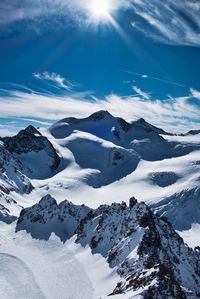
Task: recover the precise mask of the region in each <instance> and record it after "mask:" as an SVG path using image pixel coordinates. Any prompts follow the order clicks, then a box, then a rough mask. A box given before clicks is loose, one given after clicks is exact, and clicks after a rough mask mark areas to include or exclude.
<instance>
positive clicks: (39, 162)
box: [2, 126, 60, 179]
mask: <svg viewBox="0 0 200 299" xmlns="http://www.w3.org/2000/svg"><path fill="white" fill-rule="evenodd" d="M2 140H3V142H4V143H5V146H6V148H7V150H8V151H9V152H11V153H12V154H13V155H14V156H15V157H16V158H17V159H18V160H19V161H20V162H21V163H22V164H23V166H24V168H25V170H24V171H25V173H26V175H27V176H29V177H30V178H40V179H42V178H46V177H49V176H51V175H52V174H53V171H55V170H56V169H57V168H58V166H59V164H60V157H59V156H58V154H57V152H56V150H55V149H54V147H53V146H52V144H51V143H50V141H49V140H48V139H47V138H46V137H45V136H42V135H41V133H40V132H39V131H38V130H36V129H35V128H34V127H33V126H29V127H27V128H26V129H24V130H21V131H20V132H19V133H18V134H17V135H16V136H14V137H5V138H2Z"/></svg>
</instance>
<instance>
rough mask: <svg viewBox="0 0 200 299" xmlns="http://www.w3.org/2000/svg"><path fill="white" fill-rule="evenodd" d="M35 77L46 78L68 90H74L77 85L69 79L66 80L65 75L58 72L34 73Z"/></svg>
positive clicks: (38, 78)
mask: <svg viewBox="0 0 200 299" xmlns="http://www.w3.org/2000/svg"><path fill="white" fill-rule="evenodd" d="M33 76H34V78H35V79H37V80H46V81H49V82H52V83H53V84H55V85H57V86H58V87H59V88H63V89H66V90H72V89H73V87H75V84H72V83H71V82H69V81H66V80H65V78H64V77H62V76H61V75H59V74H56V73H49V72H43V73H34V74H33Z"/></svg>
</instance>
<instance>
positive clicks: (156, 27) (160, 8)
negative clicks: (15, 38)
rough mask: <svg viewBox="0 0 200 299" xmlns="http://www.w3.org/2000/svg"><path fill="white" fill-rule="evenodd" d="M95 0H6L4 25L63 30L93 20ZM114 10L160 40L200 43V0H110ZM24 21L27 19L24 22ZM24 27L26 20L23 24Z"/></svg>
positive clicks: (0, 7)
mask: <svg viewBox="0 0 200 299" xmlns="http://www.w3.org/2000/svg"><path fill="white" fill-rule="evenodd" d="M90 1H92V0H88V1H85V0H46V1H43V0H32V1H31V2H30V1H29V0H15V1H10V0H4V1H0V25H1V28H2V29H3V30H4V29H5V26H10V27H12V28H11V29H15V28H16V24H17V23H18V24H20V22H22V21H26V27H27V28H30V27H31V28H35V30H36V31H38V32H40V31H41V30H45V29H48V30H59V29H60V28H61V27H62V28H66V27H67V26H77V25H81V26H80V27H81V28H84V27H87V25H88V24H89V23H90V17H91V16H90V15H89V14H90V13H89V10H88V5H90ZM110 1H111V6H112V7H113V10H129V15H131V13H132V22H131V24H132V28H133V30H137V31H140V32H141V33H142V34H144V35H146V36H147V37H151V38H153V39H155V40H157V41H159V42H164V43H169V44H175V45H188V46H200V18H199V15H200V1H199V0H192V1H191V0H181V1H174V0H165V1H161V0H151V1H149V0H110ZM22 23H23V22H22ZM23 26H24V23H23Z"/></svg>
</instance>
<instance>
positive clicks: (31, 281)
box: [0, 253, 45, 299]
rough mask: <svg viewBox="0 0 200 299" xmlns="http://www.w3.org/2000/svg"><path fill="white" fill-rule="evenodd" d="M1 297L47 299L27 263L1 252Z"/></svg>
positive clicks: (7, 298) (8, 298) (6, 298)
mask: <svg viewBox="0 0 200 299" xmlns="http://www.w3.org/2000/svg"><path fill="white" fill-rule="evenodd" d="M0 264H1V267H0V281H1V287H0V298H5V299H11V298H27V295H28V294H31V295H30V297H29V298H30V299H31V298H40V299H45V296H44V295H43V294H42V291H41V290H40V287H39V286H38V285H37V282H36V278H35V277H34V275H33V273H32V272H31V270H30V269H29V268H28V267H27V265H26V264H25V263H24V262H23V261H22V260H20V259H19V258H17V257H15V256H13V255H10V254H6V253H0Z"/></svg>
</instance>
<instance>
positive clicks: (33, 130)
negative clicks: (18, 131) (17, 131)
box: [24, 125, 41, 135]
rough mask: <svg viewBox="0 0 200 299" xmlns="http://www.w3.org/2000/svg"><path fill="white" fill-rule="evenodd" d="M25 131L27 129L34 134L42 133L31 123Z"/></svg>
mask: <svg viewBox="0 0 200 299" xmlns="http://www.w3.org/2000/svg"><path fill="white" fill-rule="evenodd" d="M24 131H26V132H28V133H30V134H32V135H35V134H38V135H41V133H40V132H39V131H38V130H37V129H36V128H35V127H34V126H32V125H29V126H28V127H26V128H25V129H24Z"/></svg>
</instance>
